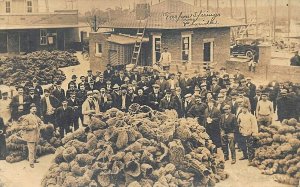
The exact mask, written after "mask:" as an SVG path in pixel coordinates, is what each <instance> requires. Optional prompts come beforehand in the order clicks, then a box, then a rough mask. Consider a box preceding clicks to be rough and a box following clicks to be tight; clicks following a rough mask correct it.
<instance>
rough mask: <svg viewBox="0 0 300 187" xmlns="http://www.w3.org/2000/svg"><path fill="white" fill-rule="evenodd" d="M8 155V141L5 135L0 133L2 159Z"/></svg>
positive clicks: (0, 154)
mask: <svg viewBox="0 0 300 187" xmlns="http://www.w3.org/2000/svg"><path fill="white" fill-rule="evenodd" d="M5 157H6V141H5V136H4V135H0V159H1V158H2V159H5Z"/></svg>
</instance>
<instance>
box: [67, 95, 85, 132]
mask: <svg viewBox="0 0 300 187" xmlns="http://www.w3.org/2000/svg"><path fill="white" fill-rule="evenodd" d="M79 105H80V104H79V100H78V99H77V98H76V93H75V92H71V93H70V98H69V99H68V106H70V107H72V109H73V114H74V115H73V125H74V131H75V130H77V129H78V128H79V117H80V114H81V110H82V108H81V105H80V106H79Z"/></svg>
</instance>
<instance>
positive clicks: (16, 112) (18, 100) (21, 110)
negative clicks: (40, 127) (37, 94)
mask: <svg viewBox="0 0 300 187" xmlns="http://www.w3.org/2000/svg"><path fill="white" fill-rule="evenodd" d="M17 91H18V94H17V95H15V96H13V98H12V100H11V102H10V105H9V108H10V111H11V119H12V120H13V121H17V120H18V119H19V117H21V116H22V115H25V114H26V109H27V108H26V107H27V105H28V101H27V100H26V97H25V94H24V88H23V87H21V86H20V87H18V88H17Z"/></svg>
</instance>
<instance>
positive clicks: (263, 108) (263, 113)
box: [255, 92, 274, 127]
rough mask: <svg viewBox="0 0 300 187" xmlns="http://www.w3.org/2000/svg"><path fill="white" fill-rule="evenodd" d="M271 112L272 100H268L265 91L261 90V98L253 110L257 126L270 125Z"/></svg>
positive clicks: (272, 110)
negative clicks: (254, 110)
mask: <svg viewBox="0 0 300 187" xmlns="http://www.w3.org/2000/svg"><path fill="white" fill-rule="evenodd" d="M273 113H274V109H273V104H272V102H271V101H269V100H268V96H267V93H265V92H262V93H261V100H259V101H258V103H257V106H256V112H255V115H256V118H257V122H258V127H261V125H267V126H269V125H271V123H272V115H273Z"/></svg>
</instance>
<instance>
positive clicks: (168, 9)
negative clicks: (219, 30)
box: [102, 0, 244, 29]
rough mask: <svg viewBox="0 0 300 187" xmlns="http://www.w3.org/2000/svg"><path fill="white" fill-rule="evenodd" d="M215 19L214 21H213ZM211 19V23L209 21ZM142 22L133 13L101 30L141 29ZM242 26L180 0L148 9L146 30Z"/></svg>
mask: <svg viewBox="0 0 300 187" xmlns="http://www.w3.org/2000/svg"><path fill="white" fill-rule="evenodd" d="M214 18H215V19H214ZM212 19H213V21H211V20H212ZM144 22H145V20H143V21H139V20H137V19H136V16H135V12H132V13H129V14H127V15H124V16H122V17H120V18H119V19H116V20H114V21H111V22H108V23H105V24H103V25H102V27H103V28H143V27H144V25H145V24H144ZM239 25H244V24H243V23H241V22H239V21H236V20H233V19H230V18H226V17H224V16H222V15H220V14H218V13H215V12H209V11H207V10H205V9H202V10H201V9H199V7H194V6H192V5H190V4H188V3H185V2H182V1H180V0H166V1H163V2H161V3H158V4H155V5H152V6H151V7H150V17H149V18H148V24H147V28H148V29H189V28H215V27H232V26H239Z"/></svg>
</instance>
